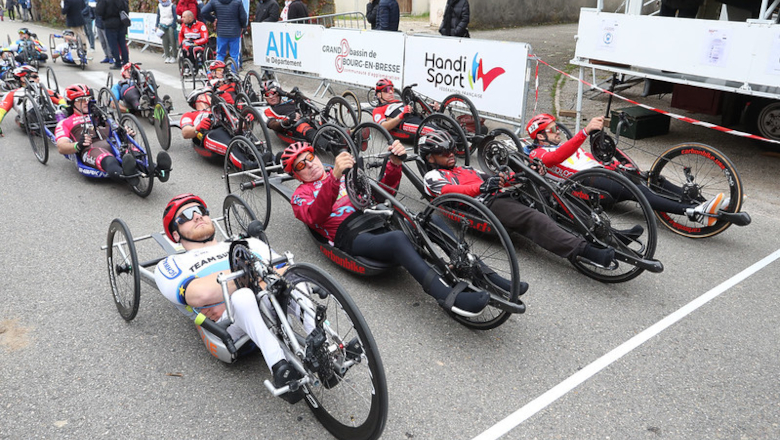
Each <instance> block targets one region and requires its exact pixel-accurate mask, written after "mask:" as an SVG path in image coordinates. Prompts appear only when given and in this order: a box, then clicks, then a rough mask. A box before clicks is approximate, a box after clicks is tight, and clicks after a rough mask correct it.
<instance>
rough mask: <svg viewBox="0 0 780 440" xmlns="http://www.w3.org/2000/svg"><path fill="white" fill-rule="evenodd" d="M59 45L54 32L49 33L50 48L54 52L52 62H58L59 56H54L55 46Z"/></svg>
mask: <svg viewBox="0 0 780 440" xmlns="http://www.w3.org/2000/svg"><path fill="white" fill-rule="evenodd" d="M55 47H57V40H56V39H55V38H54V34H49V50H50V51H51V53H52V57H51V62H52V63H56V62H57V58H54V48H55Z"/></svg>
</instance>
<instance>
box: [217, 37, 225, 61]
mask: <svg viewBox="0 0 780 440" xmlns="http://www.w3.org/2000/svg"><path fill="white" fill-rule="evenodd" d="M227 50H228V39H227V38H220V37H217V59H218V60H220V61H225V56H226V55H227Z"/></svg>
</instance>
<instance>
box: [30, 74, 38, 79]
mask: <svg viewBox="0 0 780 440" xmlns="http://www.w3.org/2000/svg"><path fill="white" fill-rule="evenodd" d="M30 79H38V75H30Z"/></svg>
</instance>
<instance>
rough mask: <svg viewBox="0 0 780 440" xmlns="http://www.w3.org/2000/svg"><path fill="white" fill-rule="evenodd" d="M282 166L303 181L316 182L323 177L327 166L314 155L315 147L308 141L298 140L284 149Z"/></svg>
mask: <svg viewBox="0 0 780 440" xmlns="http://www.w3.org/2000/svg"><path fill="white" fill-rule="evenodd" d="M282 167H284V171H285V172H286V173H289V174H292V175H293V177H295V178H296V179H298V180H300V181H301V182H314V181H317V180H320V179H322V176H323V175H324V174H325V167H323V166H322V162H321V161H320V159H319V158H318V157H317V156H315V155H314V148H313V147H312V146H311V145H309V144H308V143H307V142H296V143H294V144H292V145H290V146H289V147H287V148H285V149H284V152H283V153H282Z"/></svg>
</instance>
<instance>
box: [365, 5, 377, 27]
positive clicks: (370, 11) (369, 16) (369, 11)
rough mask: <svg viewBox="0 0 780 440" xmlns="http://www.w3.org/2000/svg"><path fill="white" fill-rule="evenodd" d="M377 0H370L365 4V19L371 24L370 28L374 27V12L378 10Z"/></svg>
mask: <svg viewBox="0 0 780 440" xmlns="http://www.w3.org/2000/svg"><path fill="white" fill-rule="evenodd" d="M378 6H379V0H371V1H370V2H368V4H366V20H368V23H369V24H371V29H376V25H377V23H376V14H377V13H378V12H379V8H378Z"/></svg>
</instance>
